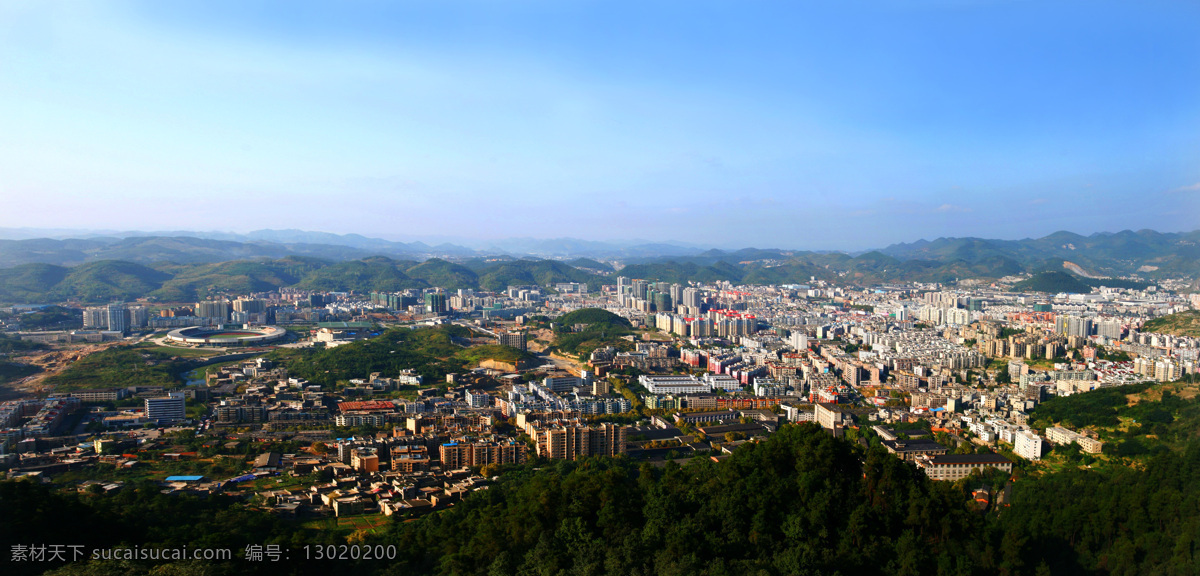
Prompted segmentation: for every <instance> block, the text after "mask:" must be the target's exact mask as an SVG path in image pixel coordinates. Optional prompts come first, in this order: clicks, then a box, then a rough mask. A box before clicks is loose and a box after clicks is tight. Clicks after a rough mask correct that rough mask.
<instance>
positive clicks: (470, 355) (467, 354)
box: [454, 344, 537, 364]
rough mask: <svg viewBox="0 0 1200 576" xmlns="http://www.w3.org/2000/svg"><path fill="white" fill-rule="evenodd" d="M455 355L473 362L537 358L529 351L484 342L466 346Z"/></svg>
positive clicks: (515, 360)
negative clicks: (479, 344)
mask: <svg viewBox="0 0 1200 576" xmlns="http://www.w3.org/2000/svg"><path fill="white" fill-rule="evenodd" d="M454 357H455V358H458V359H459V360H465V361H467V362H470V363H471V364H478V363H480V362H482V361H484V360H498V361H500V362H518V361H523V362H534V361H536V360H537V356H534V355H533V354H531V353H529V352H526V351H524V350H521V349H519V348H513V347H512V346H501V345H499V344H484V345H482V346H472V347H470V348H464V349H463V350H461V351H459V352H457V353H456V354H455V355H454Z"/></svg>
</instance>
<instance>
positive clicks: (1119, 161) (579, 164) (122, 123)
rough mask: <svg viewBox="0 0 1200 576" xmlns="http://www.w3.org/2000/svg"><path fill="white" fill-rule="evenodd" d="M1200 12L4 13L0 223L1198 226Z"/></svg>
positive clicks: (570, 230) (879, 7)
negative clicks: (2, 207)
mask: <svg viewBox="0 0 1200 576" xmlns="http://www.w3.org/2000/svg"><path fill="white" fill-rule="evenodd" d="M1198 23H1200V6H1197V5H1194V4H1182V3H1170V2H1149V3H1139V4H1137V5H1126V4H1121V3H1101V4H1096V3H1084V2H1066V3H1056V4H1054V5H1043V4H1042V3H1032V2H1011V3H996V2H982V1H980V2H975V1H968V0H962V1H954V0H929V1H918V2H905V3H895V2H883V1H880V2H854V3H842V4H837V5H829V6H793V5H788V4H783V5H780V4H773V3H761V4H749V3H741V4H727V3H719V2H693V3H688V4H686V5H682V4H680V5H674V4H645V3H625V2H616V3H570V4H566V3H547V2H525V3H519V4H503V5H501V4H495V3H485V2H462V3H436V4H417V3H405V4H401V5H375V4H358V5H352V6H345V5H324V4H320V3H308V2H297V3H293V2H288V3H274V2H265V3H256V4H253V5H247V4H245V3H241V2H206V3H155V2H120V3H94V4H77V3H75V4H73V3H57V2H17V3H5V4H4V5H0V62H3V63H4V64H3V65H0V110H4V112H3V113H0V150H2V151H3V152H4V153H3V154H0V197H2V199H3V200H4V202H5V206H6V209H5V210H4V211H3V213H0V226H3V227H33V228H66V229H70V228H85V229H86V228H90V229H97V228H100V229H112V230H136V229H150V230H154V229H158V230H164V229H165V230H186V229H195V228H199V227H201V226H200V225H198V224H197V223H202V225H203V227H210V228H213V229H222V230H240V231H247V232H248V231H253V230H260V229H299V230H329V231H331V232H332V233H338V234H347V233H356V234H361V235H363V236H368V237H375V238H386V239H396V240H402V241H411V240H404V239H405V238H409V239H413V238H422V237H425V238H439V237H440V238H462V239H475V240H474V241H476V242H487V241H488V239H505V238H526V237H530V238H544V239H553V238H563V237H570V238H579V239H584V240H594V241H602V242H612V241H620V240H622V239H628V238H640V239H644V240H646V241H648V242H677V243H686V244H692V245H703V246H715V247H726V248H731V247H750V246H755V247H769V248H782V249H797V250H848V251H854V250H863V249H869V248H879V247H884V246H887V245H889V244H893V243H898V242H914V241H917V240H919V239H927V240H933V239H936V238H938V237H978V238H996V239H1019V238H1038V237H1042V236H1045V235H1047V234H1050V233H1053V232H1056V231H1059V230H1069V231H1072V232H1075V233H1078V234H1082V235H1085V236H1086V235H1089V234H1092V233H1095V232H1104V231H1107V232H1116V231H1120V230H1126V229H1129V230H1139V229H1154V230H1159V231H1175V230H1195V229H1198V228H1200V202H1198V199H1200V162H1198V160H1200V80H1198V79H1200V74H1197V72H1200V34H1197V33H1196V32H1197V30H1198V27H1200V25H1198Z"/></svg>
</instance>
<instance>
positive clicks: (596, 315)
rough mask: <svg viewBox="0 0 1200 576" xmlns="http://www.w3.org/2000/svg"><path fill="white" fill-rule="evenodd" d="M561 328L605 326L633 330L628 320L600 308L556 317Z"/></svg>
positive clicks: (585, 309) (580, 310) (584, 309)
mask: <svg viewBox="0 0 1200 576" xmlns="http://www.w3.org/2000/svg"><path fill="white" fill-rule="evenodd" d="M556 322H558V323H559V324H560V325H562V326H574V325H576V324H587V325H592V324H607V325H610V326H623V327H625V328H633V324H630V323H629V320H626V319H625V318H622V317H621V316H618V315H616V314H613V313H612V312H609V311H608V310H602V309H600V308H582V309H579V310H575V311H574V312H568V313H566V314H563V315H562V316H559V317H558V320H556Z"/></svg>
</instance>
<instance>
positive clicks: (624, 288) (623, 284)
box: [617, 276, 629, 294]
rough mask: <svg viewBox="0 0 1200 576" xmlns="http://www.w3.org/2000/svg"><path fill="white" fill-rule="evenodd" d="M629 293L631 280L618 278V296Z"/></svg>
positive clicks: (622, 277)
mask: <svg viewBox="0 0 1200 576" xmlns="http://www.w3.org/2000/svg"><path fill="white" fill-rule="evenodd" d="M626 292H629V279H628V278H626V277H624V276H617V294H624V293H626Z"/></svg>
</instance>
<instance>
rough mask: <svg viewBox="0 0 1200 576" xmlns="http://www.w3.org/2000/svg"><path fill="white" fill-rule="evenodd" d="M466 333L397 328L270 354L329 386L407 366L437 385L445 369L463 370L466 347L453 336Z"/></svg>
mask: <svg viewBox="0 0 1200 576" xmlns="http://www.w3.org/2000/svg"><path fill="white" fill-rule="evenodd" d="M470 334H471V331H470V330H469V329H467V328H463V327H461V326H455V325H444V326H438V327H436V328H421V329H417V330H409V329H407V328H396V329H393V330H388V331H386V332H384V333H383V334H381V335H380V336H378V337H375V338H370V339H367V340H359V341H357V342H352V343H350V344H344V345H342V346H338V347H336V348H330V349H323V348H294V349H280V350H275V351H274V352H272V353H271V355H270V358H272V359H273V360H275V361H277V362H279V363H280V364H281V365H282V366H284V367H286V368H287V369H288V373H289V374H292V375H295V376H297V377H300V378H305V379H307V380H309V381H310V382H312V383H314V384H319V385H321V386H322V387H325V388H327V389H332V388H333V387H334V386H335V385H336V384H337V383H338V382H341V381H347V380H350V379H351V378H366V377H367V376H368V375H370V374H371V373H372V372H381V373H383V375H384V376H388V377H395V376H396V375H397V374H399V373H400V371H401V370H405V369H413V370H415V371H416V372H417V373H418V374H421V375H422V376H424V377H425V381H426V382H428V383H430V385H436V384H437V383H441V382H445V377H446V374H448V373H450V372H463V371H465V370H466V369H467V367H468V363H469V361H467V360H464V359H462V358H460V357H459V356H458V354H459V353H461V352H463V350H464V349H463V347H462V346H459V345H457V344H455V343H454V341H453V338H456V337H457V338H462V337H466V336H470Z"/></svg>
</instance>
